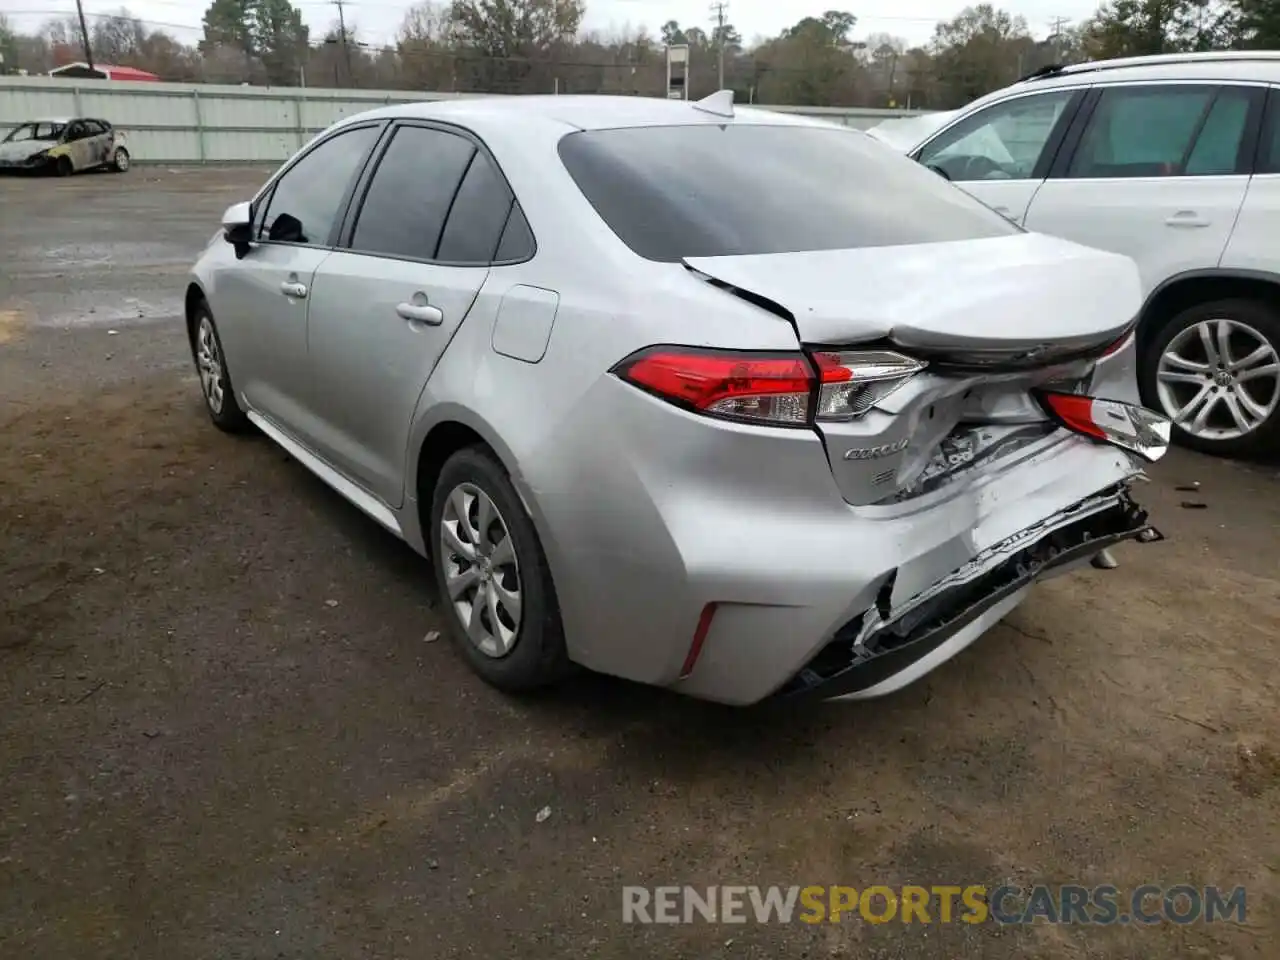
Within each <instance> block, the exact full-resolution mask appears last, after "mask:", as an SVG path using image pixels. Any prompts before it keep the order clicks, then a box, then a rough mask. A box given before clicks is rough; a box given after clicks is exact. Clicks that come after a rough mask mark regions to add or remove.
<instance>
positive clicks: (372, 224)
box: [351, 127, 497, 260]
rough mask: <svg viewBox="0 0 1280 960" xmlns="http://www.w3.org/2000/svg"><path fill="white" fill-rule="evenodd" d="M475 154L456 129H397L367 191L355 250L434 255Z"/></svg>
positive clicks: (353, 238)
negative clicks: (448, 130) (452, 131)
mask: <svg viewBox="0 0 1280 960" xmlns="http://www.w3.org/2000/svg"><path fill="white" fill-rule="evenodd" d="M475 155H476V148H475V146H474V145H473V144H472V143H471V141H470V140H467V139H465V138H463V137H459V136H457V135H455V134H452V133H446V132H444V131H442V130H434V129H430V128H427V127H401V128H400V129H399V130H397V131H396V133H395V136H394V138H393V139H392V141H391V143H390V145H389V146H388V147H387V150H386V152H385V153H384V154H383V155H382V160H381V161H380V162H379V163H378V169H377V170H376V171H374V174H373V180H372V181H371V182H370V184H369V189H368V191H367V192H366V193H365V197H364V203H363V204H362V205H361V207H360V213H359V215H358V218H357V220H356V227H355V232H354V233H353V234H352V236H351V249H352V250H355V251H357V252H359V253H373V254H382V255H384V256H389V257H404V258H407V259H411V260H435V259H436V249H437V247H438V246H439V243H440V234H441V232H442V231H443V230H444V222H445V218H446V217H447V216H448V215H449V208H450V205H451V204H452V203H453V198H454V195H455V194H456V193H457V192H458V185H459V183H460V182H461V181H462V178H463V176H464V175H465V174H466V172H467V168H468V167H469V166H470V164H471V160H472V157H473V156H475ZM494 242H495V243H496V242H497V240H496V237H495V241H494Z"/></svg>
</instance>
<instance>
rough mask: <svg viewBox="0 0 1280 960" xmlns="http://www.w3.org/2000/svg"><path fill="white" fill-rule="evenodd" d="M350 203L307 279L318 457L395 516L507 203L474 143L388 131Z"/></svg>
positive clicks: (406, 127)
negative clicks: (425, 394) (416, 435)
mask: <svg viewBox="0 0 1280 960" xmlns="http://www.w3.org/2000/svg"><path fill="white" fill-rule="evenodd" d="M357 196H358V197H359V202H358V203H357V202H353V203H352V211H351V214H350V215H349V216H348V222H347V224H346V226H345V227H344V242H343V244H342V247H343V249H339V250H337V251H335V252H334V254H333V255H332V256H331V257H329V258H328V259H327V260H326V261H325V262H324V264H323V265H322V266H321V268H320V269H319V270H318V271H317V273H316V277H315V282H314V296H313V297H312V303H311V311H310V314H309V316H308V327H309V339H310V345H311V370H312V376H313V378H314V383H315V388H314V389H315V395H316V397H317V404H318V407H317V409H318V411H319V415H320V418H321V420H322V425H321V431H322V432H321V435H320V445H319V449H320V451H321V453H322V455H323V456H324V457H326V459H328V460H329V461H330V463H332V464H333V465H334V466H336V467H338V469H339V470H341V471H342V472H343V473H345V474H346V475H347V477H348V478H349V479H350V480H352V481H354V482H356V483H358V484H360V485H361V486H362V487H364V488H365V489H366V490H367V491H368V492H370V493H372V494H373V495H374V496H376V497H378V498H379V499H381V500H382V501H383V502H385V503H386V504H387V505H389V506H392V507H397V506H399V505H400V503H401V502H402V499H403V494H404V473H405V456H406V453H407V442H408V437H409V428H410V423H411V421H412V418H413V411H414V408H415V406H416V405H417V402H418V398H419V397H420V396H421V394H422V390H423V387H424V386H425V385H426V382H427V378H428V377H429V376H430V375H431V371H432V370H433V369H434V368H435V365H436V363H437V362H438V361H439V359H440V356H441V355H442V354H443V352H444V350H445V347H447V346H448V344H449V340H450V339H451V338H452V337H453V334H454V332H455V331H456V330H457V329H458V326H459V325H460V324H461V323H462V321H463V319H464V318H465V317H466V315H467V312H468V311H469V310H470V309H471V305H472V303H474V301H475V299H476V295H477V294H478V293H479V291H480V288H481V286H482V285H483V284H484V281H485V278H486V276H487V275H488V273H489V266H490V264H491V263H492V261H493V259H494V256H495V251H496V248H497V246H498V243H499V239H500V237H501V234H502V231H503V228H504V225H505V224H506V222H507V219H508V216H509V215H510V213H511V211H512V209H513V206H514V203H513V198H512V194H511V191H510V188H509V187H508V186H507V183H506V181H505V179H504V178H503V176H502V174H501V172H500V171H499V170H498V167H497V164H496V162H495V161H494V160H493V158H492V157H491V156H490V155H489V153H488V152H487V151H486V150H485V149H484V148H483V147H482V146H481V145H480V144H479V143H478V141H476V140H473V139H472V138H471V137H470V136H469V135H466V134H464V133H463V132H462V131H460V130H458V129H456V128H442V127H438V126H433V125H430V124H422V123H403V124H400V125H398V126H396V127H395V128H393V130H392V131H391V132H390V134H389V137H388V138H387V142H386V144H385V147H384V149H383V151H382V153H381V156H380V157H379V159H378V161H377V163H376V166H373V167H372V170H371V172H370V174H369V175H367V176H366V178H365V182H364V183H362V185H361V187H360V188H359V190H358V192H357Z"/></svg>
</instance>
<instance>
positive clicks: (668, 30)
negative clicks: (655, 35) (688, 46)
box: [661, 20, 689, 47]
mask: <svg viewBox="0 0 1280 960" xmlns="http://www.w3.org/2000/svg"><path fill="white" fill-rule="evenodd" d="M661 34H662V42H663V43H664V44H666V45H667V46H668V47H670V46H674V45H675V44H680V43H688V42H689V41H688V39H687V38H686V37H685V35H684V31H683V30H681V29H680V24H679V23H678V22H676V21H675V20H668V21H667V22H666V23H664V24H663V25H662V30H661Z"/></svg>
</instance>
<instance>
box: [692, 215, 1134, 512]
mask: <svg viewBox="0 0 1280 960" xmlns="http://www.w3.org/2000/svg"><path fill="white" fill-rule="evenodd" d="M685 266H686V267H688V268H689V269H691V270H693V271H694V272H696V273H697V274H699V275H701V276H702V277H703V278H704V279H705V280H707V281H708V282H710V283H712V284H714V285H715V286H718V287H720V288H722V289H725V290H726V291H727V292H729V293H732V294H734V295H736V296H739V297H741V298H742V299H744V300H747V301H748V302H751V303H754V304H756V305H757V306H761V307H763V308H765V309H769V310H772V311H773V312H775V313H777V314H779V315H780V316H783V317H785V318H786V319H788V320H790V321H791V322H792V323H793V325H794V326H795V328H796V333H797V335H798V336H799V338H800V341H801V343H803V344H804V345H805V347H807V348H809V349H810V350H814V351H827V350H830V349H832V348H839V349H840V350H841V351H855V352H856V351H857V350H858V349H859V348H860V347H868V348H873V349H878V350H885V349H888V350H894V351H898V352H901V353H902V354H905V355H906V356H909V357H913V358H915V359H919V360H924V361H926V363H927V366H926V367H925V369H924V370H923V371H921V372H920V373H917V374H915V375H914V376H912V377H911V378H910V379H908V380H906V381H905V382H904V384H903V385H902V386H901V387H899V388H898V389H896V390H894V391H893V392H892V393H890V394H889V395H888V396H886V397H884V398H883V399H881V400H879V401H878V402H877V403H875V405H874V406H873V407H872V408H871V409H870V410H868V411H866V413H864V414H862V415H860V416H857V417H855V418H852V419H848V420H842V421H821V420H820V421H819V422H818V425H817V426H818V430H819V432H820V433H821V434H822V436H823V439H824V441H825V446H826V449H827V457H828V459H829V461H830V464H831V470H832V474H833V475H834V477H835V480H836V483H837V485H838V486H839V488H840V491H841V493H842V495H843V496H844V498H845V499H846V500H847V501H849V502H850V503H854V504H860V505H865V504H876V503H892V502H897V501H902V500H906V499H912V498H915V497H918V496H924V495H926V494H929V493H933V492H934V491H936V490H938V489H940V488H941V487H944V486H946V485H948V484H950V483H951V482H953V481H954V480H956V479H958V478H959V477H961V476H963V475H969V474H972V473H973V472H974V471H976V470H981V469H983V468H987V469H989V468H992V467H994V465H995V464H997V463H1005V462H1007V461H1008V459H1009V458H1010V457H1012V456H1015V455H1017V454H1018V452H1019V451H1023V452H1024V455H1025V454H1029V453H1031V452H1033V451H1032V450H1031V449H1029V448H1037V449H1038V448H1039V447H1041V446H1043V445H1044V444H1047V443H1050V442H1053V441H1051V440H1050V439H1049V437H1050V435H1051V434H1054V433H1056V432H1057V428H1056V427H1055V425H1054V424H1052V423H1051V422H1050V421H1049V419H1048V418H1047V417H1046V415H1045V413H1044V411H1043V410H1042V409H1041V407H1040V406H1039V404H1037V403H1036V402H1035V400H1034V398H1033V396H1032V391H1033V390H1034V389H1035V388H1038V387H1045V386H1050V385H1052V386H1053V387H1054V388H1055V389H1057V390H1064V389H1065V390H1068V391H1070V390H1079V391H1081V392H1083V391H1084V389H1085V388H1086V387H1087V384H1088V381H1089V377H1090V376H1091V374H1092V371H1093V367H1094V364H1095V361H1096V358H1097V356H1098V355H1099V354H1100V353H1101V352H1102V351H1103V350H1104V349H1105V347H1106V346H1108V345H1109V344H1111V343H1113V342H1115V341H1116V340H1117V338H1119V337H1120V336H1122V335H1123V334H1124V332H1125V331H1126V330H1127V329H1128V328H1129V327H1130V325H1131V324H1132V322H1133V320H1134V318H1135V317H1136V316H1137V313H1138V311H1139V309H1140V307H1141V303H1142V298H1141V286H1140V281H1139V278H1138V272H1137V268H1136V266H1135V265H1134V263H1133V261H1131V260H1129V259H1128V258H1127V257H1122V256H1118V255H1115V254H1111V253H1104V252H1102V251H1098V250H1093V249H1090V248H1088V247H1083V246H1079V245H1078V244H1074V243H1070V242H1069V241H1065V240H1059V239H1056V238H1053V237H1048V236H1044V235H1040V234H1032V233H1024V234H1018V235H1014V236H1009V237H1000V238H994V239H990V240H976V241H962V242H956V243H936V244H922V245H917V246H896V247H874V248H866V249H857V250H831V251H813V252H803V253H785V254H764V255H759V256H742V257H698V258H689V259H687V260H685Z"/></svg>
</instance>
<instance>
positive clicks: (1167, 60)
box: [1019, 50, 1280, 82]
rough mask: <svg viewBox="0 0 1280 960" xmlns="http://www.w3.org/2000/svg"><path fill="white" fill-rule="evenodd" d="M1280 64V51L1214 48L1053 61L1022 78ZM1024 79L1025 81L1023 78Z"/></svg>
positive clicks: (1035, 78) (1037, 78) (1032, 78)
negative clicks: (1203, 65) (1176, 66)
mask: <svg viewBox="0 0 1280 960" xmlns="http://www.w3.org/2000/svg"><path fill="white" fill-rule="evenodd" d="M1251 60H1253V61H1268V62H1272V63H1280V50H1212V51H1207V52H1198V53H1153V54H1148V55H1147V56H1143V57H1122V58H1119V59H1116V60H1094V61H1092V62H1085V63H1072V64H1065V65H1064V64H1058V63H1054V64H1050V65H1049V66H1047V67H1041V68H1040V69H1039V70H1035V71H1032V72H1031V73H1029V74H1027V75H1026V76H1025V77H1023V78H1022V80H1023V81H1026V80H1041V79H1043V78H1045V77H1055V76H1061V75H1062V74H1064V73H1065V74H1076V73H1091V72H1093V71H1095V70H1123V69H1124V68H1126V67H1158V66H1162V65H1173V64H1179V63H1247V62H1249V61H1251ZM1019 82H1022V81H1019Z"/></svg>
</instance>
